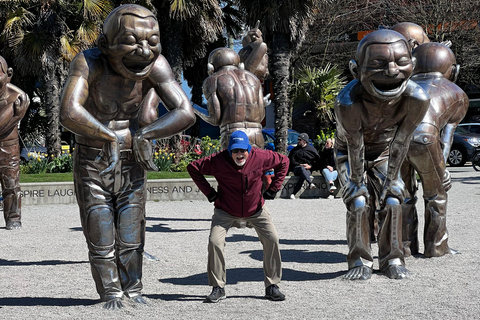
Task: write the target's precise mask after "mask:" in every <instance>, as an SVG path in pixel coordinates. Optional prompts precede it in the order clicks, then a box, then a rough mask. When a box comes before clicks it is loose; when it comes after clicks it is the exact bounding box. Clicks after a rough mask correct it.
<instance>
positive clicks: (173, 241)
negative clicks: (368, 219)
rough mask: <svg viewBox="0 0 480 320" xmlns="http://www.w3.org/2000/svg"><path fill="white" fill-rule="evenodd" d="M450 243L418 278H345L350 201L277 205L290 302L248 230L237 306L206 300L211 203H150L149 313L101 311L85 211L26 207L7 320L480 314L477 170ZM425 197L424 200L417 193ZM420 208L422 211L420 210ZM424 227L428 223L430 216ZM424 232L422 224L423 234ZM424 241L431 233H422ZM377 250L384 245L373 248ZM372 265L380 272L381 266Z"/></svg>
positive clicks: (13, 256) (12, 248) (240, 239)
mask: <svg viewBox="0 0 480 320" xmlns="http://www.w3.org/2000/svg"><path fill="white" fill-rule="evenodd" d="M451 172H452V180H453V188H452V190H451V191H450V192H449V196H450V199H449V210H448V228H449V231H450V241H449V243H450V246H451V247H452V248H455V249H458V250H460V251H461V252H462V254H460V255H455V256H452V255H449V256H445V257H442V258H433V259H425V258H424V257H423V256H418V257H409V258H407V261H406V262H407V268H408V269H409V270H410V271H411V272H412V276H411V277H410V278H408V279H405V280H390V279H388V278H386V277H385V276H383V275H381V274H379V273H378V272H375V273H374V275H373V277H372V279H371V280H369V281H365V282H351V281H345V280H342V276H343V274H344V273H345V271H346V267H347V264H346V262H345V259H346V253H347V245H346V240H345V239H346V238H345V207H344V205H343V202H342V200H341V199H314V200H307V199H305V200H304V199H301V200H300V199H297V200H289V199H288V200H287V199H277V200H274V201H270V202H268V206H269V208H270V209H271V211H272V215H273V216H274V219H275V223H276V227H277V229H278V233H279V235H280V238H281V242H280V243H281V250H282V258H283V262H284V263H283V281H282V284H281V289H282V290H283V291H284V292H285V294H286V295H287V300H285V301H283V302H271V301H267V300H265V299H264V298H263V295H264V288H263V271H262V262H261V260H262V250H261V249H262V248H261V245H260V243H259V242H258V239H257V237H256V235H255V232H254V231H253V230H251V229H233V230H231V231H230V232H229V234H228V238H227V247H226V254H227V268H228V272H227V278H228V280H227V282H228V284H227V287H226V292H227V296H228V298H227V299H226V300H223V301H221V302H220V303H218V304H205V303H202V300H203V298H204V297H205V295H206V294H208V293H209V292H210V287H208V285H207V277H206V273H205V270H206V255H207V250H206V247H207V238H208V233H209V226H210V217H211V215H212V211H213V210H212V205H211V204H210V203H208V202H207V201H165V202H153V201H151V202H148V203H147V212H148V218H147V239H146V250H147V252H148V253H150V254H152V255H154V256H156V257H158V259H159V261H151V260H145V264H144V278H143V280H144V287H145V288H144V294H145V296H146V297H147V300H148V302H149V305H148V306H147V307H142V308H135V307H134V306H132V305H130V304H128V302H127V303H126V304H127V305H126V308H125V309H123V310H121V311H117V312H112V311H107V310H103V309H102V304H101V303H99V301H98V298H97V294H96V292H95V288H94V283H93V280H92V278H91V275H90V269H89V264H88V263H87V249H86V244H85V240H84V238H83V235H82V232H81V228H80V222H79V218H78V209H77V207H76V205H57V206H51V205H44V206H25V207H24V208H23V224H24V228H23V229H21V230H18V231H6V230H5V228H4V226H2V228H0V318H1V319H98V318H100V317H101V318H102V319H249V320H252V319H318V318H325V319H374V318H383V319H394V318H395V319H397V318H398V319H412V318H413V319H441V318H443V319H473V318H478V317H479V314H480V289H479V288H480V276H479V275H480V272H479V271H478V270H479V263H478V260H479V259H478V256H479V250H478V245H479V236H478V235H479V230H480V219H478V215H479V208H478V207H479V206H480V188H479V183H480V172H475V171H474V170H473V169H472V168H471V167H463V168H451ZM420 195H421V193H420ZM419 210H420V211H422V210H423V204H420V206H419ZM419 218H420V226H423V220H424V219H423V217H419ZM420 229H422V228H420ZM420 236H421V237H422V230H420ZM373 252H374V253H375V254H376V252H377V246H376V245H375V244H374V245H373ZM374 268H375V269H377V268H378V263H377V260H375V265H374Z"/></svg>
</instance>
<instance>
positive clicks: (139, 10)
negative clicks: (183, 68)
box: [97, 4, 162, 80]
mask: <svg viewBox="0 0 480 320" xmlns="http://www.w3.org/2000/svg"><path fill="white" fill-rule="evenodd" d="M97 46H98V48H99V49H100V51H101V52H102V54H103V55H105V56H106V57H107V59H108V61H109V62H110V65H111V66H112V68H113V70H114V71H115V72H117V73H118V74H120V75H122V76H124V77H125V78H127V79H132V80H141V79H145V78H146V77H147V76H148V75H149V74H150V71H151V69H152V67H153V65H154V63H155V61H156V60H157V58H158V56H159V55H160V52H161V49H162V47H161V44H160V29H159V27H158V21H157V18H156V17H155V15H154V14H153V13H152V12H151V11H150V10H148V9H146V8H144V7H142V6H139V5H135V4H126V5H122V6H119V7H117V8H115V9H114V10H113V11H112V12H111V13H110V14H109V15H108V17H107V18H106V19H105V22H104V24H103V33H102V34H101V35H100V36H99V38H98V40H97Z"/></svg>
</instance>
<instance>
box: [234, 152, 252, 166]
mask: <svg viewBox="0 0 480 320" xmlns="http://www.w3.org/2000/svg"><path fill="white" fill-rule="evenodd" d="M247 158H248V150H245V149H232V159H233V161H234V162H235V164H236V165H237V166H239V167H243V166H244V165H245V162H246V161H247Z"/></svg>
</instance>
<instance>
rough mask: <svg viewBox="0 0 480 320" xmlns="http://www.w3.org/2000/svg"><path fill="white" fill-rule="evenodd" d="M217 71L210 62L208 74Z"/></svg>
mask: <svg viewBox="0 0 480 320" xmlns="http://www.w3.org/2000/svg"><path fill="white" fill-rule="evenodd" d="M214 72H215V68H214V67H213V64H211V63H208V64H207V73H208V75H212V74H213V73H214Z"/></svg>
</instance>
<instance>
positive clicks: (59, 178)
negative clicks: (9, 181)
mask: <svg viewBox="0 0 480 320" xmlns="http://www.w3.org/2000/svg"><path fill="white" fill-rule="evenodd" d="M147 178H148V179H183V178H190V175H189V174H188V172H167V171H159V172H148V173H147ZM70 181H73V173H72V172H67V173H37V174H21V175H20V182H21V183H28V182H70Z"/></svg>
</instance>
